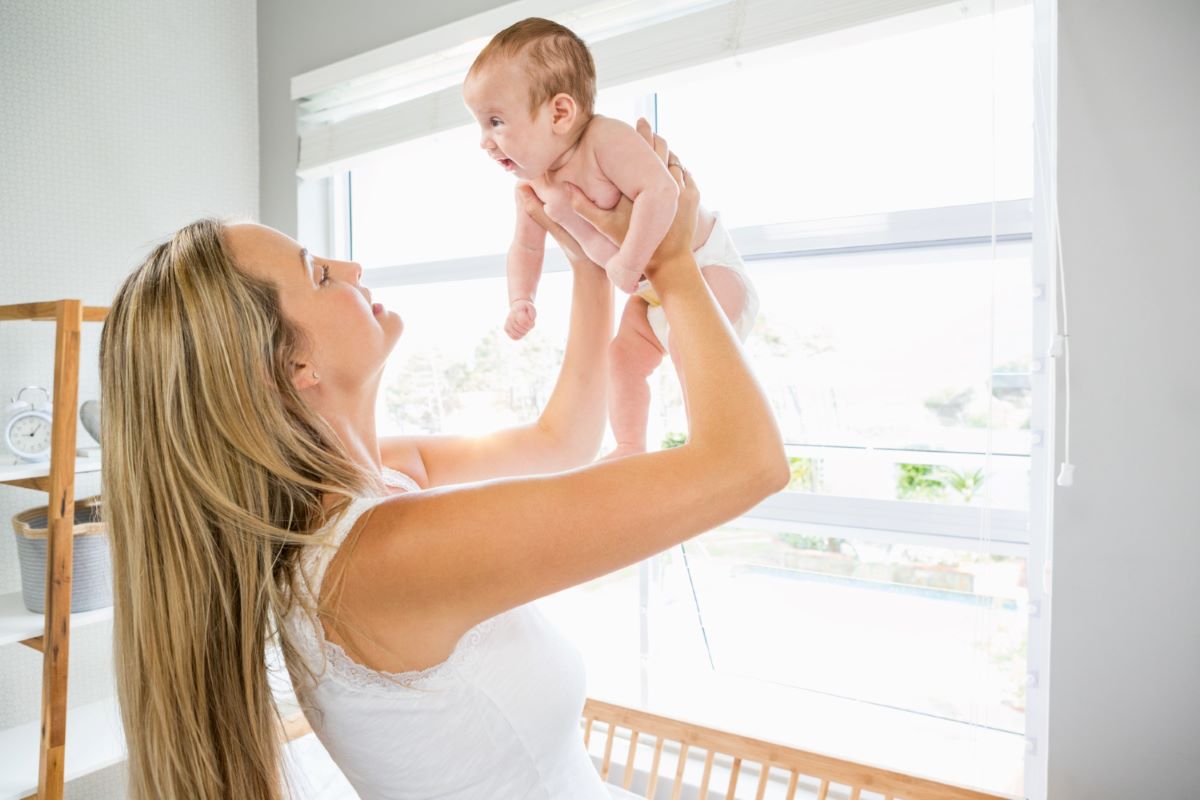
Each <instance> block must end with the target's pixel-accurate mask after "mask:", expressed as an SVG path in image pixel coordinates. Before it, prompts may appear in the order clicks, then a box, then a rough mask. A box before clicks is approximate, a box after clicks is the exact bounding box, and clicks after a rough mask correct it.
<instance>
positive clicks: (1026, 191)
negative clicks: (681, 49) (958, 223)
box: [640, 6, 1033, 226]
mask: <svg viewBox="0 0 1200 800" xmlns="http://www.w3.org/2000/svg"><path fill="white" fill-rule="evenodd" d="M1032 23H1033V14H1032V7H1031V6H1025V7H1021V8H1016V9H1012V10H1008V11H1003V12H1000V13H998V14H996V16H995V26H994V28H993V23H992V17H991V15H982V16H978V17H974V18H968V19H964V20H961V21H958V22H954V23H948V24H943V25H937V26H933V27H928V28H925V29H922V30H916V31H912V32H908V33H902V34H897V35H891V36H884V37H881V38H875V39H870V40H866V41H861V42H858V43H854V44H848V45H845V44H843V45H837V46H831V45H830V39H831V38H832V37H816V38H814V39H808V40H803V41H799V42H795V43H792V44H788V45H784V46H780V47H775V48H771V49H768V50H763V51H759V52H756V53H749V54H746V55H740V56H737V57H736V58H731V59H726V60H723V61H719V62H715V63H711V64H706V65H703V66H699V67H693V68H690V69H686V70H680V71H678V72H675V73H670V74H667V75H660V76H656V77H654V78H652V79H647V80H645V81H642V82H640V84H641V85H643V86H645V87H647V88H648V89H652V90H654V91H656V92H657V94H658V110H659V132H660V133H662V134H663V135H664V136H666V137H667V139H668V141H669V142H670V143H671V147H672V149H674V150H676V152H678V153H680V154H681V157H682V158H683V159H684V161H685V163H687V165H688V166H689V168H690V169H691V170H692V171H693V172H694V173H695V175H696V177H697V179H698V181H699V182H700V185H701V186H702V187H703V191H704V197H705V201H706V203H707V204H708V205H709V207H710V208H717V209H720V210H721V211H722V212H723V214H724V215H725V220H726V222H727V223H728V224H729V225H732V226H741V225H765V224H770V223H775V222H792V221H798V220H810V219H826V218H829V217H841V216H857V215H860V214H872V213H881V212H888V211H898V210H901V209H915V208H940V207H943V206H951V205H958V204H967V203H979V202H988V201H991V200H993V199H996V200H1010V199H1017V198H1024V197H1030V196H1031V195H1032V193H1033V98H1032V92H1033V75H1032V68H1033V57H1032V43H1033V35H1032ZM993 53H994V54H995V63H994V64H993ZM993 90H994V98H993ZM993 99H994V102H993Z"/></svg>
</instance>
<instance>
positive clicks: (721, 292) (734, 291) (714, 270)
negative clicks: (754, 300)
mask: <svg viewBox="0 0 1200 800" xmlns="http://www.w3.org/2000/svg"><path fill="white" fill-rule="evenodd" d="M700 274H701V275H703V276H704V282H705V283H707V284H708V288H709V289H711V290H712V293H713V297H715V298H716V300H717V303H718V304H719V305H720V306H721V310H722V311H724V312H725V316H726V318H727V319H728V320H729V324H730V326H732V327H733V330H734V333H737V327H738V326H737V323H738V319H740V318H741V316H742V312H744V311H745V310H746V302H747V300H746V285H745V284H744V283H742V276H741V275H738V274H737V273H736V272H734V271H733V270H732V269H730V268H729V267H724V266H721V265H719V264H710V265H709V266H706V267H701V268H700ZM739 338H740V337H739ZM675 366H676V368H678V367H679V364H678V362H676V364H675Z"/></svg>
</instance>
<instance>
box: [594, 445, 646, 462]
mask: <svg viewBox="0 0 1200 800" xmlns="http://www.w3.org/2000/svg"><path fill="white" fill-rule="evenodd" d="M644 452H646V448H645V447H640V446H638V445H636V444H619V445H617V446H616V447H615V448H613V450H612V451H611V452H609V453H608V455H605V456H603V457H601V458H600V460H601V461H608V460H609V459H613V458H624V457H625V456H636V455H640V454H641V453H644Z"/></svg>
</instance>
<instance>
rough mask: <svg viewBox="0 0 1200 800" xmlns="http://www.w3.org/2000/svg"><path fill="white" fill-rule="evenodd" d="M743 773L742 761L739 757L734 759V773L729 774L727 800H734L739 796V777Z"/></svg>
mask: <svg viewBox="0 0 1200 800" xmlns="http://www.w3.org/2000/svg"><path fill="white" fill-rule="evenodd" d="M741 771H742V759H741V757H740V756H739V757H737V758H735V759H733V772H731V773H729V789H728V790H727V791H726V792H725V800H734V797H733V796H734V795H735V794H737V781H738V775H739V774H741Z"/></svg>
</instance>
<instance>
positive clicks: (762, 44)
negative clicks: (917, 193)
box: [292, 0, 1009, 177]
mask: <svg viewBox="0 0 1200 800" xmlns="http://www.w3.org/2000/svg"><path fill="white" fill-rule="evenodd" d="M1008 2H1009V0H994V2H993V0H967V1H965V2H964V1H962V0H960V2H954V3H950V4H947V3H945V0H733V1H730V0H725V1H723V2H712V1H711V0H709V2H698V1H697V0H676V2H674V3H671V2H666V3H664V2H657V3H651V2H643V1H642V0H635V2H628V1H626V2H612V0H607V1H606V2H602V3H590V4H586V3H581V2H579V1H578V0H575V2H574V3H572V2H570V0H521V2H517V3H512V4H509V5H506V6H502V7H500V8H498V9H493V10H492V11H489V12H486V13H485V14H480V15H477V16H475V17H471V18H470V19H467V20H463V21H460V22H458V23H454V24H453V25H450V26H446V27H444V28H439V29H437V30H436V31H431V32H428V33H426V34H421V35H420V36H418V37H413V38H412V39H409V40H404V41H403V42H397V43H396V44H394V45H389V46H388V47H386V48H381V49H380V50H378V51H372V52H371V53H366V54H363V55H362V56H358V57H356V58H354V59H348V60H347V61H344V62H339V63H338V64H334V65H330V66H328V67H324V68H322V69H320V70H316V71H314V72H310V73H305V74H304V75H300V76H297V77H296V78H294V79H293V81H292V95H293V99H294V100H295V101H296V102H297V104H298V110H299V114H298V116H299V131H300V151H299V159H298V164H297V173H298V174H299V175H301V176H303V177H315V176H320V175H323V174H330V173H331V172H333V171H335V170H338V169H345V168H346V167H348V166H349V165H350V164H351V163H352V162H353V161H354V160H355V159H358V158H362V157H364V156H368V155H371V154H374V153H377V152H378V151H381V150H384V149H386V148H388V147H390V146H392V145H396V144H400V143H402V142H405V141H409V140H411V139H415V138H419V137H422V136H428V135H431V134H434V133H437V132H439V131H444V130H449V129H451V128H455V127H459V126H461V125H465V124H468V123H470V122H471V117H470V114H469V112H468V111H467V109H466V107H465V106H464V105H463V101H462V93H461V81H462V78H463V76H464V75H465V73H466V70H467V68H468V67H469V66H470V64H471V61H473V60H474V57H475V55H476V54H477V53H478V52H479V50H480V49H482V47H483V45H484V44H485V43H486V42H487V40H488V38H489V37H490V36H491V35H492V34H494V33H495V32H497V31H499V30H501V29H502V28H503V27H505V26H506V25H508V24H511V23H512V22H514V21H516V20H518V19H521V18H523V17H526V16H545V17H548V18H552V19H555V20H557V21H559V22H561V23H563V24H564V25H567V26H568V27H570V28H571V29H572V30H574V31H576V32H577V33H578V34H579V35H580V36H581V37H582V38H583V39H584V40H585V41H587V43H588V46H589V47H590V48H591V49H592V54H593V56H594V58H595V61H596V70H597V79H598V80H597V83H598V88H606V87H609V86H615V85H619V84H622V83H627V82H630V81H633V80H637V79H640V78H645V77H649V76H652V75H655V74H660V73H664V72H669V71H672V70H675V69H680V68H683V67H687V66H692V65H696V64H701V63H705V62H709V61H715V60H717V59H720V58H726V57H730V56H733V55H737V54H740V53H746V52H750V51H754V50H759V49H762V48H766V47H771V46H774V45H779V44H784V43H786V42H790V41H795V40H798V39H803V38H807V37H812V36H818V35H821V34H827V33H831V32H834V31H840V30H846V29H850V28H855V27H857V26H862V25H866V24H868V23H872V22H880V21H883V20H888V19H892V18H895V17H898V16H900V15H904V14H908V13H910V12H916V11H924V12H925V13H924V14H922V15H920V21H919V24H921V25H929V24H936V23H937V22H938V21H939V18H944V19H945V20H952V19H960V18H961V17H962V16H964V15H971V14H977V13H991V11H992V9H993V8H994V7H997V6H1003V5H1007V4H1008ZM389 61H390V62H391V63H388V62H389Z"/></svg>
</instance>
